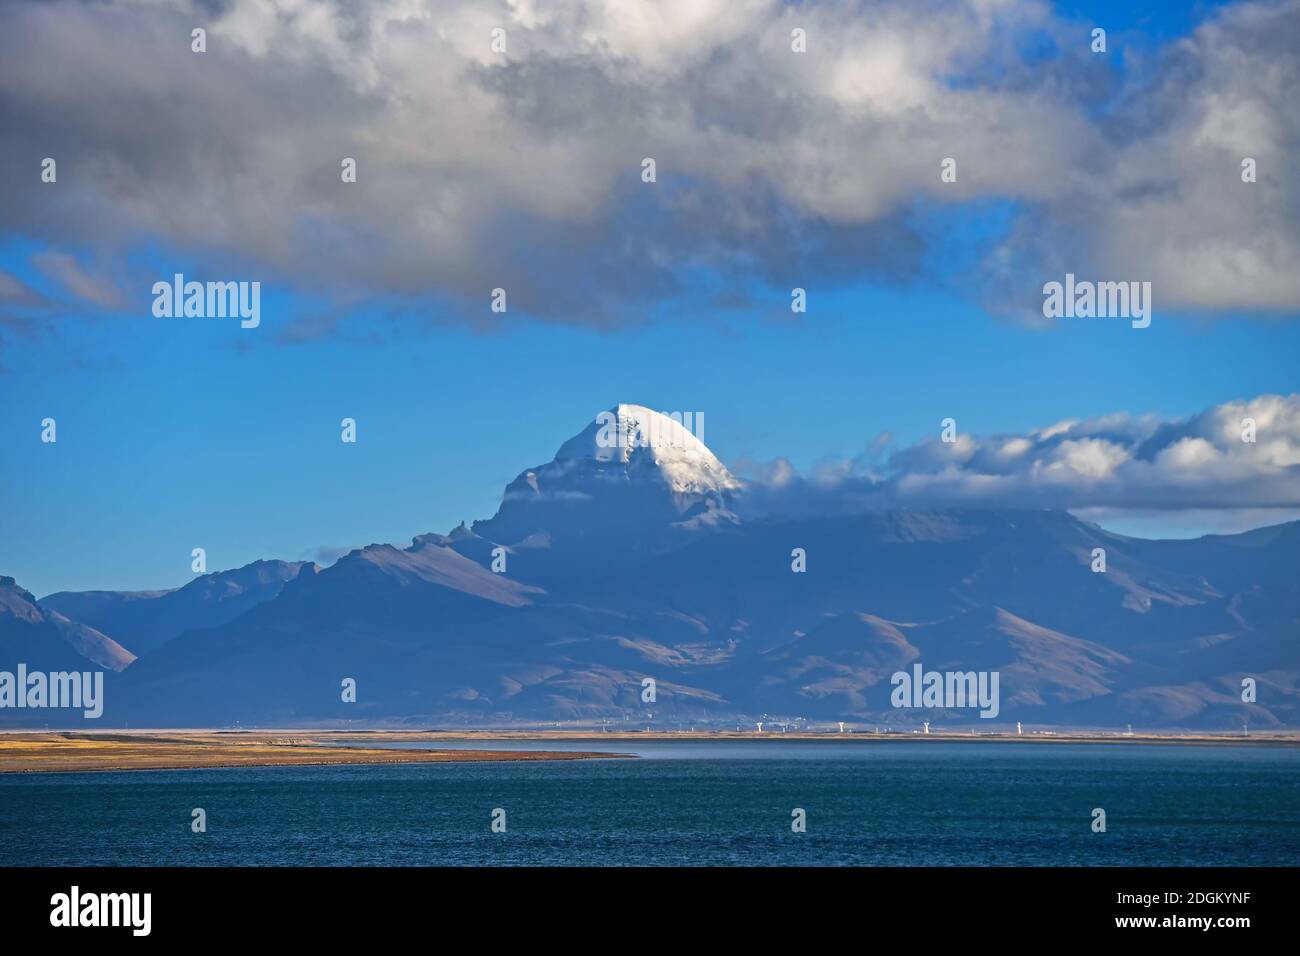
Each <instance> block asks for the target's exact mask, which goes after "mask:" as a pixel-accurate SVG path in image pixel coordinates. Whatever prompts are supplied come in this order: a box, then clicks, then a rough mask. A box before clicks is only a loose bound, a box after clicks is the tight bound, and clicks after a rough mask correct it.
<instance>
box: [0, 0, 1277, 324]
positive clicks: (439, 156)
mask: <svg viewBox="0 0 1300 956" xmlns="http://www.w3.org/2000/svg"><path fill="white" fill-rule="evenodd" d="M1097 25H1099V26H1103V27H1104V26H1106V24H1097ZM195 26H203V27H205V28H206V29H207V31H208V38H207V52H206V53H202V54H198V53H193V52H191V50H190V31H191V29H193V28H194V27H195ZM1092 26H1093V24H1088V23H1082V22H1077V21H1072V20H1068V19H1065V18H1063V17H1062V16H1061V15H1060V14H1058V13H1056V12H1054V11H1053V10H1052V9H1051V7H1050V6H1049V5H1047V4H1043V3H1035V2H994V0H969V2H960V0H952V2H945V3H941V4H937V5H929V4H927V5H916V4H911V3H902V2H885V3H857V2H826V3H819V4H816V5H813V6H808V7H795V6H790V5H787V4H782V3H778V2H775V0H746V2H741V3H733V2H722V0H690V2H678V3H669V4H666V5H657V6H656V7H654V8H653V12H652V8H650V7H646V6H644V5H641V4H635V3H626V2H621V0H562V2H556V3H546V4H541V3H533V2H523V0H520V2H515V3H510V4H506V3H499V4H491V3H481V2H478V0H474V2H469V0H451V2H445V3H437V4H432V3H430V4H425V3H417V2H411V0H374V2H359V3H352V2H347V3H344V2H337V3H318V2H299V0H280V2H274V3H267V2H253V0H228V2H211V3H196V4H192V5H190V6H188V7H187V6H184V5H171V4H159V3H154V2H147V0H119V2H113V3H103V4H99V3H95V4H91V3H79V2H71V0H56V2H49V3H12V4H6V5H5V6H4V7H3V8H2V9H0V123H2V124H3V126H4V128H5V130H6V139H7V143H8V148H7V149H6V151H5V155H4V156H3V157H0V171H2V172H3V175H0V189H2V190H3V193H0V210H3V211H2V212H0V217H2V218H0V229H3V231H4V232H5V233H7V234H9V235H17V236H23V237H27V238H30V239H32V240H34V241H36V242H39V243H41V244H44V245H46V246H47V247H48V248H49V249H50V250H52V251H51V252H50V253H48V254H47V256H46V259H45V261H44V266H43V267H42V268H41V271H42V272H43V273H44V274H46V275H47V276H48V277H49V278H50V279H51V281H53V282H55V283H57V284H58V287H59V288H60V290H61V291H62V293H63V295H65V296H66V297H67V298H68V299H70V300H73V301H75V302H77V303H79V304H81V305H82V306H83V307H84V308H88V309H112V308H121V307H122V304H123V302H124V301H128V302H134V301H135V300H136V298H137V295H136V293H135V291H133V290H135V289H136V286H137V285H138V281H137V278H136V277H135V275H134V272H135V271H136V270H139V269H142V268H148V269H151V270H152V271H156V269H153V264H151V265H150V266H148V267H144V266H142V265H141V264H140V256H139V255H138V254H139V253H140V251H141V250H154V251H157V250H158V249H163V250H166V254H165V255H164V258H170V257H172V256H177V257H183V258H184V259H185V260H186V261H187V262H189V263H197V264H198V265H200V266H202V267H203V268H204V269H206V270H207V271H213V270H221V271H222V272H223V273H224V272H226V271H228V270H229V269H231V268H235V269H243V270H245V271H247V270H248V269H252V268H256V269H257V270H258V271H259V274H260V275H262V276H263V278H265V279H267V280H270V279H272V278H275V279H276V280H277V281H279V282H281V283H283V284H284V285H285V286H287V287H290V288H293V289H295V290H298V291H305V292H308V293H310V294H312V295H313V296H315V297H317V299H318V300H319V301H320V303H321V310H320V312H319V314H317V315H315V316H313V317H312V319H311V320H310V322H307V324H306V325H304V326H303V327H301V328H296V329H294V330H290V331H289V332H288V333H282V334H283V335H284V336H285V337H286V338H287V339H288V340H302V339H305V338H312V337H318V336H322V335H328V334H330V333H331V332H333V331H336V330H337V325H338V322H340V321H342V319H341V316H342V315H344V314H345V313H346V311H347V310H348V309H349V308H351V307H354V306H358V305H361V304H369V305H374V306H379V307H383V308H386V309H391V310H393V311H394V312H395V313H397V314H406V313H407V312H409V311H410V310H412V309H414V308H418V309H419V310H420V311H421V312H424V313H427V312H428V310H429V308H430V306H437V307H439V308H441V309H445V310H446V311H447V312H449V313H450V314H460V315H462V316H474V317H478V318H477V319H476V320H478V321H486V319H487V317H488V315H489V314H488V312H487V309H486V305H485V303H486V297H487V294H488V292H489V290H491V289H492V288H494V287H498V286H502V287H508V289H509V291H510V303H511V313H512V315H514V314H518V313H523V314H527V315H531V316H533V317H535V318H540V319H544V320H549V321H564V322H578V323H593V324H602V325H609V324H616V323H621V322H625V321H630V319H629V317H630V316H638V317H640V316H644V315H645V314H647V312H648V311H649V310H651V309H653V308H654V307H655V306H657V305H659V304H661V303H663V302H666V301H668V302H671V301H674V300H691V299H694V300H697V301H698V300H699V299H700V297H703V298H706V299H707V298H708V297H709V296H716V294H717V292H716V290H717V284H716V279H717V277H723V278H724V279H725V280H726V284H727V286H728V287H730V288H732V289H733V290H735V289H744V290H748V291H747V292H746V294H748V295H751V296H753V295H755V294H756V295H759V296H765V295H766V294H767V293H769V292H771V293H772V294H775V293H776V292H780V293H781V294H782V296H787V295H788V289H789V287H790V286H792V285H802V286H809V285H814V284H816V283H817V282H833V281H838V280H843V279H854V280H857V279H862V278H868V279H876V280H884V281H905V280H907V279H909V278H912V277H915V276H916V275H918V274H920V273H922V272H923V271H925V270H927V269H930V268H932V266H931V265H930V264H928V259H927V257H928V254H929V253H930V252H932V251H933V249H934V248H935V245H936V243H939V242H942V241H943V239H942V236H943V235H944V234H945V230H943V229H942V228H935V227H934V226H933V225H932V223H933V218H932V217H933V216H935V215H939V216H940V217H941V216H942V215H943V214H944V213H945V211H947V210H951V209H953V208H955V207H956V206H958V205H960V204H967V203H984V202H994V203H1008V204H1010V207H1011V208H1012V209H1013V210H1014V212H1013V214H1012V216H1011V219H1010V222H1009V226H1008V228H1007V230H1006V233H1005V235H1001V236H987V237H984V240H983V244H982V249H981V258H980V263H979V266H978V268H977V269H976V270H975V271H976V273H977V275H976V276H975V279H976V285H977V292H976V294H978V295H979V296H980V297H981V298H983V299H984V301H985V303H986V304H987V305H989V306H990V307H992V308H994V309H1000V310H1005V311H1008V312H1013V313H1016V314H1019V315H1032V314H1033V313H1034V311H1035V309H1036V307H1037V305H1038V304H1039V303H1040V302H1041V293H1040V288H1041V284H1042V282H1043V281H1045V280H1046V279H1048V278H1059V277H1060V275H1061V274H1063V273H1064V272H1065V271H1073V272H1075V273H1078V274H1080V275H1081V276H1101V277H1112V278H1116V279H1145V280H1150V281H1152V282H1153V284H1154V286H1155V297H1156V303H1157V308H1169V309H1186V310H1207V311H1210V312H1218V311H1225V310H1229V311H1231V310H1241V311H1245V312H1248V313H1276V312H1283V313H1285V312H1291V311H1295V310H1296V309H1297V308H1298V307H1300V273H1297V271H1296V270H1295V269H1294V263H1295V262H1296V261H1297V260H1300V238H1298V236H1297V230H1296V228H1295V226H1294V223H1295V221H1296V219H1297V213H1298V212H1300V185H1297V183H1296V180H1295V178H1294V177H1293V176H1290V175H1289V172H1290V164H1289V157H1290V156H1292V155H1294V153H1295V150H1296V148H1297V146H1298V145H1300V143H1298V142H1297V141H1298V140H1300V114H1298V113H1297V111H1296V110H1295V109H1294V99H1293V98H1294V94H1295V91H1296V89H1297V88H1300V82H1298V79H1300V77H1298V70H1300V67H1297V61H1296V59H1295V57H1294V50H1295V49H1296V47H1297V46H1298V45H1300V2H1296V0H1285V2H1261V3H1243V4H1236V5H1232V6H1230V7H1227V8H1223V9H1219V10H1217V11H1215V12H1213V13H1211V14H1209V15H1208V19H1207V20H1206V21H1205V22H1204V23H1203V24H1201V25H1200V26H1199V27H1197V28H1196V29H1195V31H1194V32H1193V33H1192V34H1191V35H1190V36H1188V37H1185V38H1181V39H1177V40H1174V41H1171V42H1170V43H1168V44H1167V46H1166V47H1164V48H1162V49H1154V50H1153V49H1147V48H1145V47H1144V46H1142V45H1141V44H1140V41H1138V40H1136V39H1134V40H1133V42H1132V43H1131V44H1130V43H1127V42H1126V38H1125V37H1124V36H1123V35H1122V33H1120V32H1115V33H1113V34H1112V35H1111V36H1110V37H1109V48H1108V52H1107V53H1106V54H1104V55H1100V54H1095V53H1093V52H1092V51H1091V50H1090V48H1089V30H1090V29H1091V27H1092ZM498 27H499V28H502V29H504V30H505V31H506V33H505V36H506V44H507V46H506V52H505V53H498V52H493V50H492V48H491V40H492V38H491V31H492V30H493V29H494V28H498ZM796 28H798V29H802V30H805V31H806V36H807V52H806V53H794V52H792V50H791V31H792V30H794V29H796ZM69 64H72V65H75V68H71V69H70V68H69ZM47 156H49V157H55V158H57V160H58V163H59V166H58V170H59V174H58V175H59V178H58V183H57V186H51V185H49V184H43V183H41V182H40V179H39V176H38V173H39V167H40V162H41V160H42V159H43V158H44V157H47ZM1247 156H1248V157H1252V158H1254V159H1255V160H1256V161H1257V163H1258V182H1256V183H1254V184H1249V185H1248V184H1244V183H1242V182H1241V177H1240V172H1241V169H1240V164H1241V161H1242V158H1243V157H1247ZM344 157H353V158H355V159H356V160H357V168H358V179H357V182H356V183H355V184H343V183H341V182H340V162H341V160H342V159H343V158H344ZM645 157H653V158H655V160H656V162H657V177H658V181H657V182H656V183H654V184H647V183H643V182H642V181H641V176H640V173H641V162H642V159H643V158H645ZM945 157H953V158H955V159H956V160H957V163H958V178H957V181H956V182H955V183H942V182H941V181H940V178H939V164H940V162H941V160H942V159H944V158H945ZM927 221H929V222H930V223H931V225H929V226H927V225H926V223H927ZM1049 233H1050V234H1051V235H1052V236H1053V237H1056V240H1057V241H1054V242H1053V243H1052V244H1051V245H1050V246H1049V245H1048V244H1045V243H1044V242H1043V241H1042V239H1043V236H1044V235H1047V234H1049ZM1048 249H1052V250H1055V251H1054V252H1048V251H1047V250H1048ZM50 256H54V257H55V258H50ZM59 256H62V257H64V258H58V257H59ZM68 257H75V261H74V260H73V259H71V258H68ZM152 271H150V272H149V276H150V277H152ZM191 271H193V270H191ZM268 273H269V274H268ZM702 276H709V277H713V278H712V279H706V278H700V277H702ZM109 277H112V278H111V279H110V278H109ZM16 282H17V283H19V284H18V285H17V286H15V283H16ZM696 282H698V283H699V285H698V287H696V286H695V285H694V283H696ZM11 287H12V288H11ZM34 294H35V293H34V292H32V290H28V289H24V288H22V286H21V282H20V280H18V279H17V278H16V277H14V276H0V296H3V297H4V300H5V301H4V311H5V312H10V313H12V315H13V316H14V317H12V318H11V319H9V320H7V322H6V324H7V325H9V326H13V327H18V325H19V320H20V319H21V318H24V317H26V318H28V319H31V318H32V316H33V315H34V314H35V315H36V317H37V318H39V307H38V306H33V305H32V303H31V296H32V295H34ZM141 301H143V300H141ZM24 302H26V303H27V305H26V306H24V305H23V303H24ZM47 305H48V303H47ZM23 308H28V309H36V310H37V311H36V312H35V313H33V312H31V311H29V312H23V311H21V310H22V309H23ZM15 309H17V310H18V311H13V310H15ZM142 311H143V307H142ZM1039 320H1040V321H1041V315H1040V316H1039ZM304 321H306V320H304Z"/></svg>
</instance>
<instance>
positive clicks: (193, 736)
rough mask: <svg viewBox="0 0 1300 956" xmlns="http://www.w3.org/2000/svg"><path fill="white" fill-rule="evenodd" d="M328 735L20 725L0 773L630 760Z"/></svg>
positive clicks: (5, 749) (1, 754)
mask: <svg viewBox="0 0 1300 956" xmlns="http://www.w3.org/2000/svg"><path fill="white" fill-rule="evenodd" d="M328 740H329V735H323V734H310V735H304V734H303V732H302V731H294V732H292V733H265V732H259V733H252V734H248V735H245V734H242V733H241V734H239V735H238V736H235V737H231V736H227V735H220V734H217V733H213V732H210V731H209V732H204V731H195V732H186V731H172V732H157V731H152V732H145V733H140V734H139V735H137V734H134V733H123V734H87V733H80V732H71V731H67V732H57V731H49V732H39V733H30V732H20V733H5V734H0V775H2V774H27V773H88V772H114V771H118V772H124V771H136V770H215V769H222V768H225V769H229V768H235V767H320V766H366V765H372V764H384V765H392V764H413V763H488V762H503V761H551V760H593V759H635V755H633V754H625V753H610V752H598V751H559V750H556V751H548V750H437V749H429V750H397V749H385V748H379V747H369V748H367V747H340V746H336V745H333V744H331V743H330V742H328Z"/></svg>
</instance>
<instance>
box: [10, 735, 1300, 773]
mask: <svg viewBox="0 0 1300 956" xmlns="http://www.w3.org/2000/svg"><path fill="white" fill-rule="evenodd" d="M648 741H660V742H673V743H683V742H688V741H689V742H693V743H694V742H699V743H708V742H718V743H725V742H733V743H735V742H764V743H766V742H806V743H820V744H825V745H831V746H834V745H836V744H842V743H845V742H852V743H870V744H876V745H881V746H888V745H890V744H898V743H907V742H910V743H936V744H937V743H967V744H969V743H1003V744H1025V745H1034V744H1037V745H1050V744H1110V745H1133V746H1160V745H1165V746H1171V745H1172V746H1217V747H1300V734H1297V733H1283V732H1274V733H1267V734H1266V733H1259V734H1256V735H1254V736H1250V737H1246V736H1230V735H1227V734H1194V733H1177V734H1176V733H1170V734H1151V733H1148V734H1133V735H1127V734H1119V733H1115V732H1109V733H1098V732H1084V731H1070V732H1065V731H1054V732H1051V733H1041V732H1040V733H1031V734H1022V735H1017V734H1014V733H998V734H993V733H985V734H978V735H972V734H969V733H967V734H960V733H940V732H931V733H929V734H924V733H910V732H893V733H879V734H877V733H861V732H859V733H844V734H840V733H836V732H833V731H831V732H823V733H808V732H803V733H780V732H777V733H769V732H764V733H761V734H760V733H758V732H757V731H741V732H735V731H679V732H662V731H661V732H653V731H641V732H636V731H618V732H614V731H609V732H601V731H591V730H479V731H440V730H424V731H411V730H337V729H332V730H302V729H297V730H295V729H283V730H229V729H225V730H212V729H210V730H145V729H141V730H123V731H105V732H103V733H85V732H81V731H44V732H32V731H0V774H4V773H70V772H78V773H80V772H87V771H126V770H198V769H207V768H223V767H224V768H229V767H285V766H294V767H298V766H322V765H340V766H348V765H352V766H355V765H369V764H411V763H467V762H488V761H549V760H587V759H601V758H629V757H634V756H635V755H634V754H626V753H615V752H610V751H605V750H595V749H593V750H586V749H584V750H576V751H572V750H511V749H508V748H507V749H494V748H493V747H492V746H490V745H492V744H508V743H510V742H520V743H543V744H544V743H546V742H553V743H566V744H573V743H580V744H594V745H598V746H609V745H616V744H618V743H619V742H625V743H627V742H642V743H645V742H648ZM393 743H428V744H433V745H436V744H438V743H448V744H450V743H454V744H460V745H463V744H482V745H484V746H483V747H481V748H474V749H438V748H437V747H436V746H432V747H430V748H429V749H415V748H412V749H395V748H391V747H386V746H382V745H387V744H393ZM367 744H371V745H381V746H366V745H367Z"/></svg>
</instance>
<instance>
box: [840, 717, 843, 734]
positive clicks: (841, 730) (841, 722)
mask: <svg viewBox="0 0 1300 956" xmlns="http://www.w3.org/2000/svg"><path fill="white" fill-rule="evenodd" d="M840 733H844V721H842V720H841V721H840Z"/></svg>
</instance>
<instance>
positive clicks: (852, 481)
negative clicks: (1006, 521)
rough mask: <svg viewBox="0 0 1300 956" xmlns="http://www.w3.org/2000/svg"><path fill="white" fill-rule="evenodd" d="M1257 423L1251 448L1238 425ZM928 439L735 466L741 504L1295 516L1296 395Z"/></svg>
mask: <svg viewBox="0 0 1300 956" xmlns="http://www.w3.org/2000/svg"><path fill="white" fill-rule="evenodd" d="M1246 419H1251V420H1253V421H1254V439H1255V440H1254V441H1243V440H1242V436H1243V427H1244V426H1243V422H1244V421H1245V420H1246ZM957 425H958V429H957V431H956V432H955V435H954V437H955V441H952V442H945V441H943V440H942V438H941V435H940V432H939V429H938V428H936V432H935V436H934V437H933V438H931V439H927V440H925V441H923V442H920V443H918V444H915V445H912V446H909V447H906V448H901V449H898V450H895V451H893V452H888V450H887V449H885V448H884V447H883V443H881V444H880V445H878V446H877V447H876V448H875V450H874V451H871V452H868V453H864V454H863V455H862V456H860V457H859V458H857V459H854V460H845V461H836V462H830V463H826V464H823V465H822V466H820V467H818V468H816V469H814V470H813V471H812V472H811V473H809V474H806V475H805V474H800V473H799V472H797V471H796V470H795V468H794V467H793V465H791V463H790V462H789V461H788V460H785V459H777V460H776V461H773V462H768V463H764V464H761V465H752V464H751V465H750V466H749V467H748V468H747V469H742V471H743V473H745V474H746V475H747V477H749V478H750V479H751V480H750V482H749V484H748V486H747V488H748V490H747V495H746V500H745V505H746V507H747V509H748V510H750V511H753V512H757V513H771V514H835V513H841V514H842V513H851V512H853V511H858V510H867V509H872V508H885V507H891V508H892V507H900V506H906V507H924V508H929V507H992V508H1068V509H1071V510H1076V511H1084V512H1087V511H1088V510H1089V509H1101V510H1102V511H1103V512H1104V513H1107V514H1115V513H1134V512H1135V513H1143V512H1148V511H1254V510H1280V511H1281V512H1282V513H1283V514H1284V515H1294V514H1295V513H1296V512H1297V511H1300V394H1292V395H1285V396H1284V395H1261V396H1258V397H1256V398H1253V399H1249V400H1240V401H1233V402H1225V403H1223V404H1221V405H1215V406H1213V407H1211V408H1208V409H1206V410H1205V411H1203V412H1200V413H1199V414H1197V415H1194V416H1192V417H1190V418H1186V419H1177V420H1167V421H1162V420H1160V419H1158V418H1156V417H1154V416H1134V415H1129V414H1126V413H1117V414H1113V415H1107V416H1105V417H1102V418H1094V419H1087V420H1066V421H1061V422H1057V423H1055V424H1051V425H1048V426H1046V427H1043V428H1039V429H1037V430H1035V431H1032V432H1028V433H1025V434H1012V433H999V434H993V435H985V436H978V435H972V434H970V433H966V432H962V431H961V430H960V422H958V423H957Z"/></svg>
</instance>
